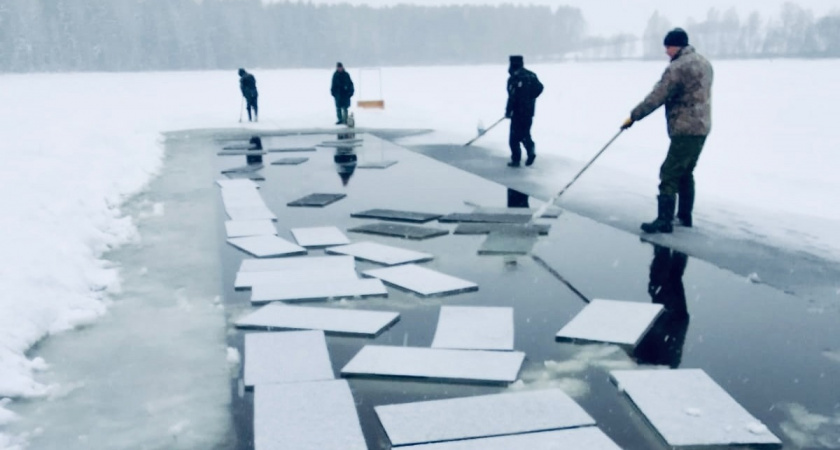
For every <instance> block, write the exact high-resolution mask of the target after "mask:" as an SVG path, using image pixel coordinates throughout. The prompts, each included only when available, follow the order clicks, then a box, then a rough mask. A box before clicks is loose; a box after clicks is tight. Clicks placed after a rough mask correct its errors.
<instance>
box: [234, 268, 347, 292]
mask: <svg viewBox="0 0 840 450" xmlns="http://www.w3.org/2000/svg"><path fill="white" fill-rule="evenodd" d="M358 279H359V276H358V275H356V270H355V269H354V268H353V267H352V266H351V267H340V268H333V267H327V268H320V267H318V268H303V269H300V270H298V269H288V270H273V271H268V272H238V273H237V274H236V280H234V282H233V287H234V288H236V289H249V288H251V287H253V286H254V285H257V284H272V283H273V284H278V283H309V282H316V281H320V282H325V281H326V282H333V281H339V280H358Z"/></svg>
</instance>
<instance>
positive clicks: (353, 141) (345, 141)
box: [321, 138, 364, 145]
mask: <svg viewBox="0 0 840 450" xmlns="http://www.w3.org/2000/svg"><path fill="white" fill-rule="evenodd" d="M363 141H364V139H362V138H353V139H339V140H337V141H324V142H321V144H326V145H342V144H358V143H359V142H363Z"/></svg>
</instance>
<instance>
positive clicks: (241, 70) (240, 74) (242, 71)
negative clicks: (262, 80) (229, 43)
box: [239, 69, 248, 77]
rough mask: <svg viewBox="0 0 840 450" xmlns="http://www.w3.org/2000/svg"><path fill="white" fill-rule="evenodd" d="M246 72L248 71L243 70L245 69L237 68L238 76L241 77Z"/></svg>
mask: <svg viewBox="0 0 840 450" xmlns="http://www.w3.org/2000/svg"><path fill="white" fill-rule="evenodd" d="M246 73H248V72H246V71H245V69H239V76H240V77H241V76H242V75H245V74H246Z"/></svg>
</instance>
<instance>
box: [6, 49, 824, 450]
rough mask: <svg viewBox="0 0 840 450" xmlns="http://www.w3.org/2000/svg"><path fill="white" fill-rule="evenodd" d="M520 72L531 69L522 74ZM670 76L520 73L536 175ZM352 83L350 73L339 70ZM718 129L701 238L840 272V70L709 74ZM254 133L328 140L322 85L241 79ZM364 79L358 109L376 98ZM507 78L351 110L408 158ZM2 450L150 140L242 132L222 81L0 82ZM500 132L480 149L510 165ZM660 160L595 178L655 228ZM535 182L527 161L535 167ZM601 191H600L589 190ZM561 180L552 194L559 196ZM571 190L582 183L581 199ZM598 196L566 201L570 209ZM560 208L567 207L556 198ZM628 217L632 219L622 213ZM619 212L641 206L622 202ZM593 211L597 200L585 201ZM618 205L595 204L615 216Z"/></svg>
mask: <svg viewBox="0 0 840 450" xmlns="http://www.w3.org/2000/svg"><path fill="white" fill-rule="evenodd" d="M526 63H527V60H526ZM665 65H666V61H664V60H663V61H662V62H628V63H591V64H564V65H542V66H533V67H531V68H532V69H533V70H534V71H535V72H537V74H538V75H539V76H540V79H541V80H542V81H543V83H544V84H545V85H546V91H545V94H544V95H543V96H542V97H541V98H540V100H539V103H538V112H537V117H536V119H535V123H534V129H533V134H534V137H535V140H536V141H537V143H538V152H539V153H540V155H541V158H548V157H550V155H556V157H558V158H559V157H562V158H568V159H571V160H577V161H580V162H583V161H586V160H588V159H589V158H590V157H591V156H592V155H594V153H595V152H596V151H597V150H598V149H599V148H600V147H601V146H602V145H603V144H604V143H605V142H606V141H607V140H608V139H609V138H610V137H611V136H612V135H613V134H614V133H615V132H616V131H617V128H618V125H619V124H620V123H621V121H622V120H623V119H624V118H625V117H626V116H627V114H628V112H629V111H630V109H631V108H632V107H633V106H634V105H635V104H636V103H637V102H638V101H639V100H641V99H642V98H643V96H644V95H645V94H646V93H647V92H648V90H649V89H650V87H651V86H652V85H653V83H654V82H655V81H656V80H657V79H658V77H659V75H660V73H661V71H662V70H663V68H664V67H665ZM350 67H351V69H350V70H351V75H352V76H353V77H354V78H356V79H357V81H358V75H359V72H358V71H356V70H354V69H352V66H350ZM715 69H716V81H715V89H714V129H713V132H712V135H711V137H710V139H709V140H708V142H707V145H706V149H705V150H704V153H703V155H702V156H701V160H700V164H699V166H698V169H697V171H696V177H697V183H698V211H697V216H698V220H700V221H702V223H703V224H704V226H707V227H714V228H716V229H719V230H720V232H722V233H728V234H731V235H733V236H736V237H737V236H739V235H740V234H751V235H753V236H760V237H761V239H762V240H763V241H764V243H766V244H770V245H774V246H779V247H782V248H786V249H792V250H802V251H805V252H809V253H812V254H816V255H819V256H822V257H825V258H828V259H830V260H833V261H840V231H837V230H838V229H840V226H838V225H840V210H837V209H836V208H834V207H832V206H831V205H832V204H834V203H833V200H834V197H835V196H836V193H837V192H840V179H838V177H837V176H836V173H835V170H836V169H835V168H836V167H838V166H840V164H838V163H840V153H838V152H837V151H836V150H837V148H840V133H838V132H837V130H836V128H835V127H836V124H835V123H834V122H835V121H836V118H837V117H840V114H838V111H837V109H838V106H837V105H838V104H840V90H837V89H836V78H837V76H838V74H840V61H749V62H740V61H725V62H716V63H715ZM253 73H254V74H255V75H256V77H257V82H258V87H259V89H260V104H261V106H262V114H261V122H260V124H259V125H256V126H254V127H255V128H276V127H283V128H288V127H313V126H325V127H329V126H331V124H332V123H333V121H334V110H333V108H332V99H331V98H330V97H329V89H328V88H329V81H330V76H331V70H326V69H325V70H282V71H281V70H272V71H263V70H259V69H254V70H253ZM372 75H373V72H365V74H364V79H363V80H362V81H363V82H362V83H357V97H356V99H371V98H376V97H378V90H379V86H378V84H377V83H375V82H374V81H375V79H376V77H374V76H372ZM506 75H507V74H506V72H505V66H503V65H499V66H478V67H421V68H388V69H383V71H382V81H383V85H382V89H383V93H384V100H385V102H386V106H387V108H386V109H385V110H384V111H363V110H356V111H355V114H356V121H357V125H358V126H371V127H399V128H433V129H435V130H437V132H436V133H434V134H432V135H426V136H421V137H418V138H413V139H412V140H411V143H435V142H440V143H453V142H454V143H462V142H466V141H467V140H469V139H470V138H471V137H472V136H473V135H474V134H475V130H476V125H477V122H478V120H479V119H480V120H482V121H483V122H484V124H485V125H489V124H490V123H492V122H494V121H495V120H496V119H498V118H499V117H501V116H502V114H503V112H504V103H505V95H506V94H505V90H504V84H505V79H506ZM0 86H2V89H0V105H2V108H0V123H2V124H3V132H2V134H1V135H0V147H2V154H3V155H4V161H3V164H2V165H0V180H2V186H3V189H2V190H0V207H2V211H3V215H2V216H0V225H1V229H2V230H3V231H4V234H5V236H6V238H5V239H3V240H2V243H0V258H2V259H3V260H4V261H5V263H4V264H3V266H2V269H0V284H2V286H3V287H4V293H3V295H2V296H0V448H4V447H6V446H10V445H11V444H9V443H8V442H4V439H6V437H4V435H3V434H2V426H3V424H4V423H6V422H8V421H10V420H14V415H13V414H12V413H11V412H10V411H8V409H6V408H4V405H6V402H7V401H4V400H2V399H3V398H15V397H39V396H46V395H49V394H50V392H52V391H54V390H56V389H59V388H60V387H57V386H45V385H42V384H39V383H37V382H36V381H34V378H33V372H35V371H37V370H42V369H44V368H45V367H47V366H48V365H49V363H50V361H43V360H41V359H37V358H36V359H29V358H28V357H27V356H26V351H27V349H29V348H30V347H31V346H32V345H33V344H35V343H36V342H38V341H39V340H40V339H42V338H44V337H45V336H48V335H50V334H54V333H58V332H62V331H66V330H69V329H73V328H74V327H77V326H79V325H82V324H86V323H90V322H92V321H95V320H96V318H97V317H100V316H101V315H102V314H104V312H105V310H106V307H107V304H108V296H109V294H110V293H112V292H118V291H119V288H120V274H119V271H118V269H116V268H114V267H113V265H112V264H110V263H109V262H108V261H105V260H103V259H102V254H103V252H105V251H106V250H108V249H111V248H114V247H115V246H118V245H120V244H123V243H126V242H129V241H130V240H131V239H133V238H135V237H136V229H135V228H134V224H133V222H132V219H131V217H128V216H126V215H125V214H124V213H123V212H121V210H120V205H121V202H122V201H123V200H124V199H126V198H127V196H129V195H131V194H132V193H135V192H137V191H139V190H141V189H143V187H144V185H146V184H147V183H148V182H149V180H150V179H151V177H153V176H154V174H155V173H156V172H157V171H158V170H159V169H160V165H161V161H162V157H163V150H162V149H163V147H162V145H161V143H160V142H159V140H160V134H159V133H160V132H161V131H167V130H178V129H185V128H214V127H235V126H249V125H248V124H244V125H239V124H238V123H237V119H238V118H239V114H240V112H239V110H238V108H239V107H240V96H239V93H238V85H237V75H236V72H235V70H231V71H224V72H220V71H214V72H184V73H131V74H29V75H3V76H0ZM506 141H507V133H506V131H505V130H504V129H502V128H501V127H500V128H499V129H498V130H493V131H491V132H490V133H489V134H488V135H487V136H485V137H484V138H482V141H481V142H480V143H481V145H482V146H485V147H488V148H491V149H492V151H494V152H498V153H499V154H505V153H506V152H507V148H506V147H507V143H506ZM666 148H667V136H666V133H665V121H664V117H663V114H662V113H661V112H656V113H654V114H653V115H652V116H651V117H649V118H648V119H646V120H645V121H643V122H641V123H639V124H637V125H635V126H634V127H633V128H632V129H631V130H630V131H629V132H627V133H625V134H624V135H622V136H621V138H620V139H619V140H617V141H616V143H615V144H614V147H613V148H611V149H610V150H609V152H608V153H605V155H604V156H603V157H602V159H601V160H599V162H598V167H602V168H604V169H609V170H610V172H611V173H613V174H615V176H614V179H613V180H611V181H612V183H613V184H615V185H619V186H625V180H626V189H625V191H626V192H627V193H630V194H634V195H631V196H626V197H623V198H622V202H621V203H620V207H621V208H624V209H625V210H626V211H630V212H632V213H634V214H638V218H639V220H640V221H641V220H647V219H650V218H651V217H652V213H653V209H652V207H651V205H652V204H653V203H652V202H653V200H652V199H653V197H654V195H655V192H656V185H657V173H658V167H659V164H660V163H661V160H662V159H663V157H664V153H665V149H666ZM538 164H539V160H538ZM592 180H593V181H590V183H592V182H594V180H597V178H593V179H592ZM565 181H566V179H562V180H557V183H558V186H562V185H563V184H565ZM581 183H583V182H581ZM596 192H598V191H597V190H587V189H579V190H577V193H576V194H575V195H577V196H578V198H577V199H576V201H578V202H585V201H587V198H586V195H592V196H594V195H596V194H595V193H596ZM570 194H571V192H570ZM628 199H630V201H628ZM632 199H638V200H636V201H635V202H634V201H632ZM592 201H600V199H597V198H594V197H593V198H592ZM614 203H615V202H613V203H609V202H608V203H606V204H609V205H610V207H615V204H614Z"/></svg>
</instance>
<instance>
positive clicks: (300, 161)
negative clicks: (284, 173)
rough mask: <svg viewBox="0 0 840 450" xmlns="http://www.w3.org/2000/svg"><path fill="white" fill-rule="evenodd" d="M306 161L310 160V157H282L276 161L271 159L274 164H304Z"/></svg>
mask: <svg viewBox="0 0 840 450" xmlns="http://www.w3.org/2000/svg"><path fill="white" fill-rule="evenodd" d="M306 161H309V158H303V157H301V158H280V159H276V160H274V161H271V165H272V166H296V165H298V164H303V163H305V162H306Z"/></svg>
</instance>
